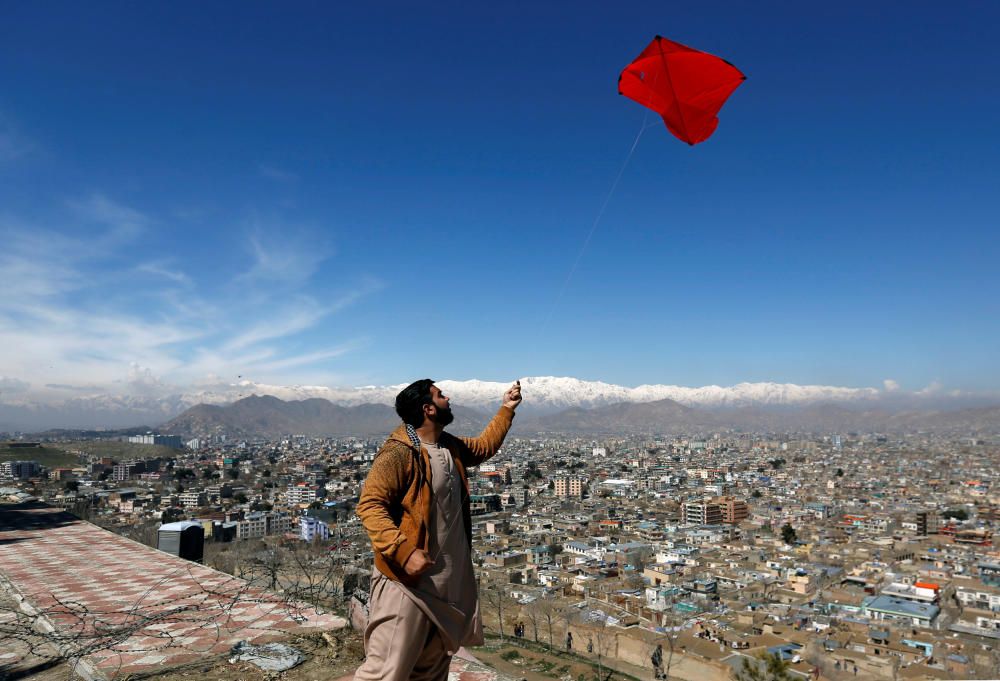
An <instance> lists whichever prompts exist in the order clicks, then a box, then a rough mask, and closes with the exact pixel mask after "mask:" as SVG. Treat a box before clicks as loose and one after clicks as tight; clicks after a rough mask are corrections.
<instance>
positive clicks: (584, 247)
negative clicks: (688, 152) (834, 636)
mask: <svg viewBox="0 0 1000 681" xmlns="http://www.w3.org/2000/svg"><path fill="white" fill-rule="evenodd" d="M648 120H649V112H648V111H647V112H646V113H645V114H644V115H643V117H642V125H641V126H639V132H638V133H636V136H635V139H634V140H632V147H631V148H630V149H629V150H628V155H627V156H626V157H625V161H624V162H623V163H622V165H621V168H619V169H618V174H617V175H616V176H615V180H614V182H612V183H611V189H609V190H608V193H607V195H606V196H605V197H604V202H603V203H602V204H601V208H600V210H598V211H597V216H596V217H595V218H594V222H593V223H592V224H591V225H590V231H589V232H588V233H587V238H586V239H584V240H583V245H582V246H581V247H580V250H579V252H578V253H577V254H576V259H575V260H574V261H573V266H572V267H570V269H569V274H567V275H566V280H565V281H563V283H562V286H561V287H560V288H559V293H558V295H556V298H555V300H554V301H552V307H551V308H549V313H548V315H547V316H546V317H545V322H544V323H543V324H542V326H541V330H545V328H546V327H548V325H549V322H550V321H552V315H553V314H555V311H556V308H557V307H558V306H559V303H560V302H561V301H562V298H563V296H564V295H565V294H566V289H567V288H569V282H570V280H571V279H573V275H574V274H576V270H577V268H578V267H579V266H580V261H581V260H583V255H584V253H586V252H587V247H588V246H589V245H590V240H591V239H593V238H594V233H595V232H596V231H597V227H598V225H599V224H600V223H601V218H603V217H604V211H605V210H606V209H607V207H608V204H609V203H611V198H612V197H613V196H614V194H615V190H616V189H617V188H618V183H619V181H621V179H622V175H624V174H625V169H626V168H627V167H628V164H629V161H631V160H632V156H633V155H634V154H635V150H636V147H638V146H639V139H640V138H641V137H642V134H643V133H644V132H646V129H647V128H649V127H650V126H651V125H653V124H647V121H648Z"/></svg>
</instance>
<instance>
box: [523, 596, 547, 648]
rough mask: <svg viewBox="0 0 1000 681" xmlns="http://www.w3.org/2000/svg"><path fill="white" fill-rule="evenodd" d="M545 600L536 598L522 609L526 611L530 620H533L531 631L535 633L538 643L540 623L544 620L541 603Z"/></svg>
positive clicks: (525, 614) (525, 613) (526, 615)
mask: <svg viewBox="0 0 1000 681" xmlns="http://www.w3.org/2000/svg"><path fill="white" fill-rule="evenodd" d="M543 602H544V601H542V600H540V599H535V600H533V601H532V602H530V603H528V604H527V606H526V607H525V608H523V610H522V611H523V612H524V616H525V617H527V618H528V621H529V622H531V631H532V634H533V635H534V638H535V643H538V625H539V623H541V620H542V611H541V608H540V607H539V604H540V603H543Z"/></svg>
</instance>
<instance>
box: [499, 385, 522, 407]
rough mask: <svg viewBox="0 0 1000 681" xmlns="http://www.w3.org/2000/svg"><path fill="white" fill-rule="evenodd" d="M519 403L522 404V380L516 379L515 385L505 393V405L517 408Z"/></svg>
mask: <svg viewBox="0 0 1000 681" xmlns="http://www.w3.org/2000/svg"><path fill="white" fill-rule="evenodd" d="M519 404H521V381H514V385H512V386H511V387H510V389H509V390H507V392H505V393H504V394H503V406H505V407H508V408H510V409H517V405H519Z"/></svg>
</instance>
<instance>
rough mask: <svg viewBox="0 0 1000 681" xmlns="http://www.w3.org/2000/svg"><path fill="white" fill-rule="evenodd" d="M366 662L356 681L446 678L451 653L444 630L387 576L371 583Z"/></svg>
mask: <svg viewBox="0 0 1000 681" xmlns="http://www.w3.org/2000/svg"><path fill="white" fill-rule="evenodd" d="M368 605H369V613H368V626H367V627H366V628H365V656H366V657H365V661H364V664H362V665H361V666H360V667H359V668H358V670H357V671H356V672H355V673H354V681H446V680H447V678H448V669H449V668H450V666H451V656H450V655H448V652H447V650H446V649H445V644H444V641H443V640H442V638H441V632H440V631H438V628H437V626H436V625H435V624H434V623H433V622H432V621H431V620H430V618H429V617H427V615H425V614H424V612H423V611H422V610H420V608H418V607H417V605H416V604H415V603H414V602H413V599H411V598H410V597H409V596H407V595H406V594H405V593H403V589H402V587H400V586H399V585H397V584H395V583H394V582H392V581H391V580H388V579H386V578H384V577H383V578H381V579H377V580H376V583H374V584H373V585H372V593H371V598H370V600H369V602H368Z"/></svg>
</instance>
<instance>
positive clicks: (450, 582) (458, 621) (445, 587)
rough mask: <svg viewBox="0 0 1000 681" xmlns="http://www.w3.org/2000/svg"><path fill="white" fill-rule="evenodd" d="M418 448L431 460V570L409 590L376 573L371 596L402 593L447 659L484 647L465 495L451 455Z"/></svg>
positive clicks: (442, 450) (429, 446)
mask: <svg viewBox="0 0 1000 681" xmlns="http://www.w3.org/2000/svg"><path fill="white" fill-rule="evenodd" d="M422 444H423V445H424V447H425V448H426V449H427V454H428V456H429V458H430V464H431V470H430V474H431V475H430V477H431V485H432V489H433V490H434V504H433V505H432V507H431V519H430V522H429V525H430V527H431V528H432V529H431V533H430V537H429V542H428V547H427V551H428V553H429V554H430V557H431V560H433V561H434V567H432V568H431V569H430V570H428V571H427V572H425V573H424V574H422V575H421V576H420V581H419V582H418V583H417V585H416V586H415V587H412V588H408V587H406V586H405V585H403V584H400V583H398V582H393V581H392V580H389V579H387V578H386V577H385V576H384V575H382V573H380V572H378V571H377V570H376V571H375V574H374V576H373V589H372V595H373V596H374V595H375V594H376V593H378V594H380V597H381V596H382V595H383V594H384V595H386V596H387V595H388V594H389V592H393V591H396V590H398V591H401V592H403V593H404V594H405V595H406V596H407V597H408V598H409V599H410V600H411V601H412V602H413V603H414V605H416V606H417V607H418V608H419V609H420V610H421V611H422V612H423V613H424V614H425V615H426V616H427V617H428V618H430V620H431V621H432V622H433V623H434V624H435V625H436V626H437V628H438V630H439V631H440V633H441V638H442V639H443V641H444V645H445V648H446V649H447V654H448V655H454V654H455V652H456V651H457V650H458V649H459V647H461V646H463V645H481V644H482V643H483V624H482V617H481V615H480V612H479V592H478V589H477V587H476V578H475V572H474V570H473V567H472V556H471V554H470V551H469V543H468V540H467V539H466V536H465V523H463V522H462V494H463V492H464V490H463V485H462V479H461V477H460V476H459V473H458V471H457V470H456V468H455V462H454V461H453V460H452V458H451V452H449V451H448V450H447V449H445V448H444V447H438V446H437V445H435V444H428V443H426V442H424V443H422ZM379 580H385V581H387V582H389V584H387V585H386V588H385V589H376V588H374V587H375V583H376V582H377V581H379ZM377 608H378V604H376V603H369V609H370V610H371V611H372V612H374V611H375V610H376V609H377Z"/></svg>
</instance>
